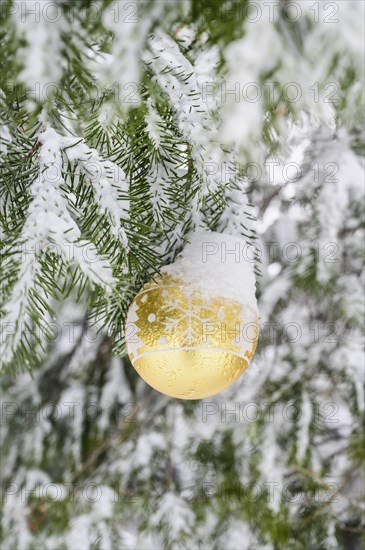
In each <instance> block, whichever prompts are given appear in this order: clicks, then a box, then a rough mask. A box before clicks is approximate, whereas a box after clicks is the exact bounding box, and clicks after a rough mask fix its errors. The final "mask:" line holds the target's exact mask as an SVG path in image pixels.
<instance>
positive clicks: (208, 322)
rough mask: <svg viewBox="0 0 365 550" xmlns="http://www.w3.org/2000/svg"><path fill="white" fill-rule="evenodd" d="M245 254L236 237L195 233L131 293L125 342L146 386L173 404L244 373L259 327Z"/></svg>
mask: <svg viewBox="0 0 365 550" xmlns="http://www.w3.org/2000/svg"><path fill="white" fill-rule="evenodd" d="M247 256H248V249H247V245H246V243H245V242H244V241H243V240H242V239H240V238H237V237H232V236H229V235H228V236H227V235H222V234H219V233H213V232H199V233H195V234H194V235H193V236H192V238H191V239H190V244H187V245H186V246H185V248H184V250H183V252H182V254H181V256H180V257H179V258H178V259H177V260H176V261H175V262H174V263H173V264H171V265H170V266H167V267H166V268H164V269H163V271H162V274H161V275H160V276H158V277H156V278H155V280H154V281H151V282H149V283H147V284H146V285H145V286H144V287H143V288H142V290H141V291H140V292H139V293H138V295H137V296H136V297H135V299H134V301H133V302H132V305H131V307H130V309H129V312H128V316H127V326H126V338H127V348H128V353H129V357H130V359H131V362H132V364H133V366H134V367H135V369H136V370H137V372H138V374H139V375H140V376H141V377H142V378H143V380H145V382H147V384H149V385H150V386H152V387H153V388H155V389H156V390H158V391H160V392H161V393H164V394H166V395H169V396H172V397H176V398H179V399H202V398H203V397H209V396H212V395H215V394H217V393H219V392H221V391H223V390H224V389H226V388H227V387H228V386H230V385H231V384H233V383H234V382H235V381H236V380H237V379H238V378H239V376H240V375H241V374H242V373H243V372H244V371H245V370H246V368H247V367H248V364H249V362H250V360H251V359H252V357H253V354H254V353H255V349H256V344H257V339H258V329H259V326H258V310H257V305H256V298H255V277H254V274H253V264H252V262H250V261H249V259H248V257H247Z"/></svg>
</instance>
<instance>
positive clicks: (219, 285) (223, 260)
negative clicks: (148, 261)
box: [161, 230, 258, 314]
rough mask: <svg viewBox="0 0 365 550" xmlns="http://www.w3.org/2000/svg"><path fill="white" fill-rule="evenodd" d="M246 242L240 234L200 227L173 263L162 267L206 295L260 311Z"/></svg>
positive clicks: (163, 271) (191, 289)
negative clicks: (234, 234)
mask: <svg viewBox="0 0 365 550" xmlns="http://www.w3.org/2000/svg"><path fill="white" fill-rule="evenodd" d="M246 246H247V245H246V242H245V241H244V240H243V239H242V238H240V237H233V236H231V235H225V234H222V233H216V232H213V231H211V232H209V231H201V230H197V231H196V232H194V233H193V234H192V235H191V236H190V237H189V242H188V243H187V244H186V245H185V248H184V249H183V251H182V252H181V254H180V256H179V257H178V258H177V259H176V260H175V262H174V263H172V264H170V265H168V266H165V267H164V268H163V269H162V270H161V271H162V273H166V274H168V275H172V276H174V277H177V278H178V279H179V280H181V281H182V282H183V283H184V284H186V285H187V287H188V289H189V291H193V290H197V289H198V290H200V291H201V292H202V293H204V294H205V295H207V296H213V297H219V296H221V297H222V298H226V299H228V300H235V301H237V302H239V303H240V304H242V305H243V306H245V307H247V308H248V309H249V310H251V311H252V312H253V313H256V314H257V312H258V310H257V301H256V296H255V274H254V271H253V264H252V262H249V261H247V259H246V257H245V252H246Z"/></svg>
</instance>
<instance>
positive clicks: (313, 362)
mask: <svg viewBox="0 0 365 550" xmlns="http://www.w3.org/2000/svg"><path fill="white" fill-rule="evenodd" d="M1 18H2V32H1V39H2V44H3V46H2V58H3V59H2V61H3V66H2V75H3V79H2V80H3V83H2V86H1V95H0V102H1V159H0V164H1V226H2V237H1V239H2V301H1V313H2V321H1V334H2V337H1V346H2V366H3V373H4V376H3V398H2V401H3V419H4V423H3V430H2V434H3V467H2V474H3V498H2V502H3V529H2V533H3V545H4V548H14V549H15V548H17V549H20V550H23V549H39V548H42V549H43V548H45V549H52V550H53V549H55V548H64V549H70V550H75V549H77V550H81V549H84V548H85V549H98V550H107V549H112V548H113V549H120V548H131V549H132V548H136V549H137V548H138V549H139V548H143V549H148V548H151V549H152V548H156V549H157V548H189V549H190V548H202V549H203V548H204V549H205V548H222V547H224V548H227V549H232V550H238V549H242V550H246V549H247V550H248V549H255V548H257V549H262V548H275V549H284V548H285V549H286V548H292V549H297V548H303V549H304V548H349V549H350V548H354V549H355V548H360V547H361V541H362V542H364V529H365V528H364V518H363V511H364V507H363V499H364V491H363V488H364V473H363V467H364V452H363V447H364V432H363V419H364V406H365V400H364V369H363V332H362V323H363V292H362V290H363V278H364V270H363V252H364V251H363V238H364V225H363V206H364V159H363V153H364V132H363V126H362V123H363V104H364V97H363V84H364V66H363V42H364V23H363V21H364V3H363V2H362V1H350V0H349V1H348V0H346V1H344V0H343V1H342V0H341V1H340V0H338V1H337V2H313V3H312V2H308V1H306V0H300V1H299V0H298V1H296V2H284V1H281V2H276V1H273V2H265V3H258V2H248V1H247V0H241V1H234V0H232V1H229V0H221V1H218V0H211V1H210V2H209V3H204V2H197V1H195V0H190V1H189V0H186V1H185V0H178V1H176V2H169V1H166V2H165V1H163V2H160V1H156V2H153V1H152V0H146V1H144V2H140V3H136V2H134V1H132V2H129V1H116V2H111V1H107V0H104V1H94V2H89V1H88V0H80V1H79V2H77V3H74V4H73V3H71V2H66V1H63V0H57V1H54V2H44V3H40V2H33V1H27V2H17V1H10V0H8V1H5V2H3V4H2V5H1ZM196 229H205V230H208V231H209V230H212V231H218V232H223V233H228V234H230V235H234V236H240V237H242V238H243V239H245V241H246V243H247V245H248V250H250V251H251V253H252V255H251V256H250V258H251V261H252V264H253V265H254V269H255V272H256V274H257V296H258V302H259V310H260V326H261V331H260V338H259V346H258V349H257V352H256V356H255V359H254V360H253V362H252V364H251V366H250V367H249V369H248V371H247V372H246V373H245V375H244V376H243V377H241V378H240V379H239V381H238V382H237V383H236V384H235V385H233V386H232V387H231V388H230V389H228V390H226V391H225V392H223V393H222V394H220V395H217V396H214V397H212V398H208V399H205V400H202V401H179V400H175V399H171V398H168V397H166V396H163V395H161V394H159V393H158V392H156V391H154V390H153V389H152V388H150V387H149V386H147V385H146V384H145V383H144V382H143V381H142V380H141V379H140V378H139V377H138V376H137V374H136V373H135V371H134V369H133V368H132V366H131V364H130V362H129V360H128V357H127V355H126V349H125V340H126V338H127V337H128V335H126V334H125V330H124V327H125V322H126V313H127V310H128V307H129V305H130V303H131V301H132V299H133V297H134V296H135V294H136V293H137V292H138V290H139V289H140V288H141V286H142V285H143V283H145V282H146V281H148V280H149V279H151V277H153V276H154V275H155V274H156V273H158V272H159V271H160V269H161V268H162V267H163V266H165V265H167V264H169V263H170V262H172V261H173V260H174V259H175V258H176V256H177V254H178V253H179V252H180V251H181V250H182V249H183V248H184V246H185V243H186V241H188V240H189V236H190V235H191V234H192V233H193V232H194V231H195V230H196ZM217 285H218V286H219V281H218V282H217Z"/></svg>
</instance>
